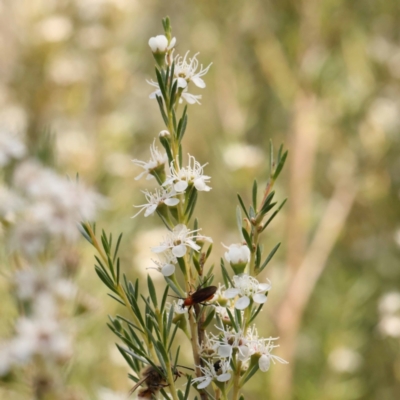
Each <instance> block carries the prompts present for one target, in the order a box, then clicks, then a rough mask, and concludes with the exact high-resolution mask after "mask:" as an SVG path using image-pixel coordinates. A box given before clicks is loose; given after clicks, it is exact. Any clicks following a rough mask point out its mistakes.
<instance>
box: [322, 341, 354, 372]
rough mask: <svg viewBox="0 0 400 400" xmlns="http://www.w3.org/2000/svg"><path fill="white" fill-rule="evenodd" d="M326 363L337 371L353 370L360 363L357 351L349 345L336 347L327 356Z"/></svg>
mask: <svg viewBox="0 0 400 400" xmlns="http://www.w3.org/2000/svg"><path fill="white" fill-rule="evenodd" d="M328 363H329V365H330V367H331V368H332V369H334V370H335V371H337V372H348V373H351V372H355V371H356V370H357V369H358V368H359V367H360V366H361V363H362V358H361V356H360V354H359V353H357V352H356V351H354V350H353V349H351V348H349V347H337V348H336V349H334V350H333V351H332V352H331V353H330V354H329V357H328Z"/></svg>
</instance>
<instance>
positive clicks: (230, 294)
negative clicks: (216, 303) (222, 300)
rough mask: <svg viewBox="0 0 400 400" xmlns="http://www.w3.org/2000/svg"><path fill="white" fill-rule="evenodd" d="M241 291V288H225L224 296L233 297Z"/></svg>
mask: <svg viewBox="0 0 400 400" xmlns="http://www.w3.org/2000/svg"><path fill="white" fill-rule="evenodd" d="M239 293H240V290H239V289H235V288H229V289H226V290H225V293H224V297H226V298H227V299H233V298H234V297H235V296H237V295H238V294H239Z"/></svg>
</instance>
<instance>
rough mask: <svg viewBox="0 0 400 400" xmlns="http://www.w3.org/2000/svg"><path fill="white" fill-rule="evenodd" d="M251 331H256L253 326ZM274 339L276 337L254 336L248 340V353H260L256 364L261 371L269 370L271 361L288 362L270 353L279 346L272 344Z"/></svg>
mask: <svg viewBox="0 0 400 400" xmlns="http://www.w3.org/2000/svg"><path fill="white" fill-rule="evenodd" d="M253 332H256V331H255V328H254V329H253ZM276 339H277V338H267V339H263V338H260V339H259V338H258V337H257V338H256V337H254V338H253V339H249V340H248V346H249V348H250V353H251V354H258V355H260V358H259V359H258V366H259V368H260V370H261V371H262V372H267V371H268V370H269V367H270V366H271V361H272V362H273V363H274V364H275V362H276V361H277V362H279V363H281V364H288V362H287V361H286V360H284V359H283V358H281V357H278V356H275V355H273V354H271V352H272V350H273V349H274V348H276V347H279V346H277V345H274V340H276Z"/></svg>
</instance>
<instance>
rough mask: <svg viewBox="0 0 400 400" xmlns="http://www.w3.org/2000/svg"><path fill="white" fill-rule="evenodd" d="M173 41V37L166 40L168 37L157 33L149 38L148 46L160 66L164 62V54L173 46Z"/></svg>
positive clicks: (174, 41) (174, 40)
mask: <svg viewBox="0 0 400 400" xmlns="http://www.w3.org/2000/svg"><path fill="white" fill-rule="evenodd" d="M175 43H176V39H175V38H172V39H171V41H169V42H168V38H167V37H166V36H165V35H158V36H155V37H152V38H150V39H149V46H150V48H151V51H152V52H153V56H154V58H155V60H156V62H157V64H158V65H159V66H160V67H162V66H163V65H164V64H165V55H166V54H167V52H169V50H171V49H172V48H173V47H174V46H175Z"/></svg>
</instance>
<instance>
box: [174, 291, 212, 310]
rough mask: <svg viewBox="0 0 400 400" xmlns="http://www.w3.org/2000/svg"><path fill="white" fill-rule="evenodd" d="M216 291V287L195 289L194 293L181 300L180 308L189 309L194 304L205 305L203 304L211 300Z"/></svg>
mask: <svg viewBox="0 0 400 400" xmlns="http://www.w3.org/2000/svg"><path fill="white" fill-rule="evenodd" d="M217 290H218V288H217V287H216V286H207V287H205V288H202V289H197V290H196V291H195V292H194V293H191V294H189V296H188V297H186V298H184V299H183V298H181V300H183V303H182V304H181V306H182V308H185V307H189V309H190V308H191V307H193V306H195V305H196V304H201V305H203V306H205V305H207V304H205V303H204V302H205V301H208V300H211V299H212V298H213V297H214V294H215V292H216V291H217Z"/></svg>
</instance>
